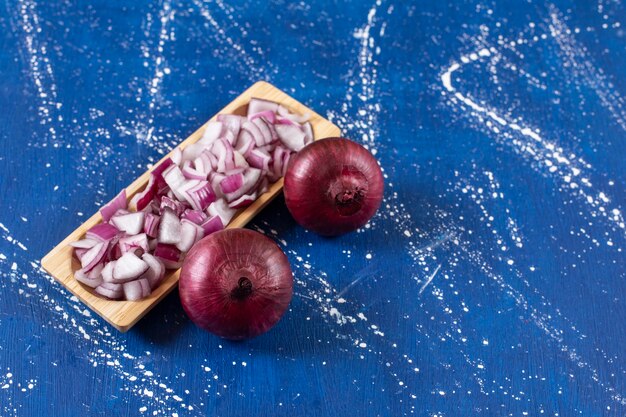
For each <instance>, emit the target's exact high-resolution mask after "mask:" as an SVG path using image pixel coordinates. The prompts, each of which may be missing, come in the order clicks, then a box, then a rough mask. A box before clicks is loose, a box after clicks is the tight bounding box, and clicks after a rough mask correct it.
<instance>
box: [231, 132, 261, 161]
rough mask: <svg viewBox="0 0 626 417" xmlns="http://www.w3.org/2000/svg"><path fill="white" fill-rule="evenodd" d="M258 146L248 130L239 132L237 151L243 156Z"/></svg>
mask: <svg viewBox="0 0 626 417" xmlns="http://www.w3.org/2000/svg"><path fill="white" fill-rule="evenodd" d="M255 146H256V142H255V140H254V136H252V135H251V134H250V132H248V131H247V130H242V131H241V132H239V137H238V138H237V143H236V145H235V150H237V152H239V153H240V154H242V155H244V156H245V155H247V154H248V152H250V151H251V150H252V149H253V148H254V147H255Z"/></svg>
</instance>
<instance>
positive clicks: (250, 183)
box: [224, 168, 263, 202]
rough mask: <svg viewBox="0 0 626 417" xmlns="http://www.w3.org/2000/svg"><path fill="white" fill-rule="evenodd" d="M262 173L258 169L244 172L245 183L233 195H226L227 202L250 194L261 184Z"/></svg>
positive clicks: (247, 169)
mask: <svg viewBox="0 0 626 417" xmlns="http://www.w3.org/2000/svg"><path fill="white" fill-rule="evenodd" d="M262 173H263V172H262V171H261V170H260V169H257V168H246V169H245V170H244V172H243V183H242V185H241V187H239V188H238V189H237V190H235V191H233V192H232V193H228V194H225V195H224V196H225V197H226V201H228V202H231V201H233V200H236V199H238V198H239V197H241V196H242V195H244V194H248V193H249V192H250V191H251V190H252V189H253V188H254V186H255V185H256V184H257V183H258V182H259V180H260V178H261V175H262Z"/></svg>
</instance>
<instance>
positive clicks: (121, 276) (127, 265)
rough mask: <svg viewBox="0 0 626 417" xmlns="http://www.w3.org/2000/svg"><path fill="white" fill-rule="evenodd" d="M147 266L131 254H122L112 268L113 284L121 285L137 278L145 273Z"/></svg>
mask: <svg viewBox="0 0 626 417" xmlns="http://www.w3.org/2000/svg"><path fill="white" fill-rule="evenodd" d="M146 269H148V264H147V263H145V262H144V261H142V260H141V259H140V258H139V257H138V256H137V255H135V254H134V253H132V252H127V253H125V254H123V255H122V256H121V257H120V258H119V259H118V260H117V262H116V263H115V267H114V268H113V282H116V283H123V282H128V281H131V280H133V279H136V278H138V277H139V276H140V275H141V274H143V273H144V272H146Z"/></svg>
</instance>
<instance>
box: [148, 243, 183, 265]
mask: <svg viewBox="0 0 626 417" xmlns="http://www.w3.org/2000/svg"><path fill="white" fill-rule="evenodd" d="M154 256H156V257H157V258H159V259H160V260H161V262H163V265H165V267H166V268H167V269H177V268H180V265H181V263H182V261H183V256H182V254H181V253H180V250H179V249H178V248H177V247H176V246H174V245H169V244H167V243H158V244H157V246H156V248H154Z"/></svg>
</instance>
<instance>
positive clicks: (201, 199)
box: [179, 180, 216, 210]
mask: <svg viewBox="0 0 626 417" xmlns="http://www.w3.org/2000/svg"><path fill="white" fill-rule="evenodd" d="M179 192H180V193H181V194H182V195H183V197H185V200H187V202H188V203H189V204H190V205H191V207H192V208H193V209H194V210H204V209H206V208H207V207H208V206H209V204H211V203H212V202H214V201H215V199H216V197H215V193H214V192H213V188H212V187H211V184H210V183H209V182H208V181H200V180H188V181H187V182H186V183H185V185H184V186H183V187H182V188H181V189H180V190H179Z"/></svg>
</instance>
